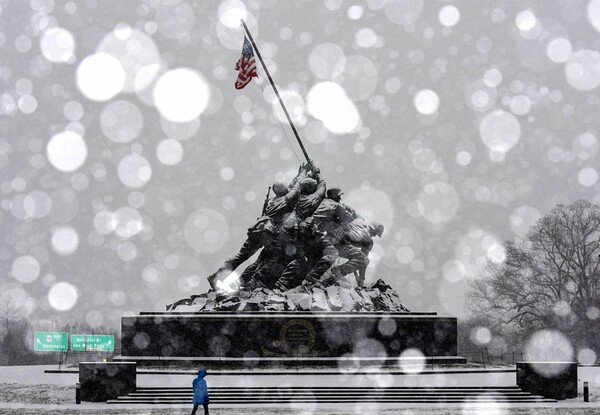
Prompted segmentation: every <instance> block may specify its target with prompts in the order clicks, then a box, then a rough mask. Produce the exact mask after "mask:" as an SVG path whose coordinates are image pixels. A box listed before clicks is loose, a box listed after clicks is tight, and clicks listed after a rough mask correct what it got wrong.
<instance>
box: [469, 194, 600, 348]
mask: <svg viewBox="0 0 600 415" xmlns="http://www.w3.org/2000/svg"><path fill="white" fill-rule="evenodd" d="M504 247H505V250H506V259H505V261H503V262H502V263H499V264H489V265H488V266H487V267H486V268H485V270H483V271H482V272H481V274H480V275H477V276H476V277H475V278H472V279H471V280H470V286H471V291H470V294H469V296H468V306H469V308H470V310H471V312H472V313H473V315H474V316H477V318H476V319H475V318H474V319H475V320H478V321H479V323H484V324H488V325H489V326H490V329H491V330H492V331H499V332H501V333H502V334H503V335H504V336H505V337H507V338H509V339H510V341H511V342H512V343H513V344H515V342H519V341H521V343H522V342H523V341H525V340H526V338H527V337H528V336H529V335H531V334H532V333H533V332H535V331H536V330H539V329H547V328H550V329H556V330H560V331H562V332H563V333H564V334H566V335H567V336H568V337H569V338H570V340H571V341H572V342H573V344H574V346H576V347H577V348H581V347H588V348H592V349H593V350H596V351H597V352H598V350H599V346H600V257H599V255H600V205H598V204H593V203H590V202H586V201H583V200H579V201H576V202H574V203H572V204H570V205H557V206H556V207H555V208H554V209H553V210H552V211H550V212H549V213H548V214H547V215H545V216H544V217H542V218H541V219H539V220H538V221H537V222H536V223H535V225H534V226H533V227H532V228H531V229H530V231H529V232H528V233H527V234H526V235H525V236H524V237H522V238H519V239H517V240H513V241H509V242H506V243H505V245H504Z"/></svg>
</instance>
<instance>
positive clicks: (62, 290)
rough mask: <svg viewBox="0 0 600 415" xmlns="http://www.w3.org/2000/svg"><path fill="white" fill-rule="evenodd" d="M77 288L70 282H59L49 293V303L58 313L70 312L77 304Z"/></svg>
mask: <svg viewBox="0 0 600 415" xmlns="http://www.w3.org/2000/svg"><path fill="white" fill-rule="evenodd" d="M78 297H79V294H78V292H77V288H75V286H74V285H73V284H71V283H68V282H57V283H56V284H54V285H53V286H52V287H51V288H50V290H49V291H48V303H49V304H50V306H51V307H52V308H54V309H55V310H58V311H69V310H70V309H72V308H73V307H74V306H75V303H77V299H78Z"/></svg>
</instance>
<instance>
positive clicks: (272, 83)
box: [241, 19, 310, 162]
mask: <svg viewBox="0 0 600 415" xmlns="http://www.w3.org/2000/svg"><path fill="white" fill-rule="evenodd" d="M241 22H242V27H243V28H244V32H245V33H246V36H248V38H249V39H250V43H252V48H253V49H254V51H255V52H256V56H258V60H259V61H260V64H261V65H262V67H263V69H264V70H265V73H266V74H267V78H268V79H269V82H270V83H271V86H272V87H273V91H275V95H277V99H279V104H280V105H281V108H283V112H284V113H285V116H286V118H287V120H288V122H289V123H290V127H292V131H293V132H294V135H295V136H296V140H298V144H300V148H301V149H302V153H303V154H304V157H306V161H307V162H310V157H308V153H307V152H306V149H305V148H304V144H302V140H300V136H299V135H298V131H296V127H295V126H294V123H293V122H292V118H291V117H290V114H289V113H288V111H287V108H286V107H285V104H284V103H283V100H282V99H281V96H280V95H279V91H278V90H277V87H276V86H275V82H273V78H271V74H270V73H269V70H268V69H267V65H265V62H264V61H263V58H262V56H261V55H260V52H259V51H258V48H257V47H256V43H254V39H253V38H252V35H251V34H250V30H248V26H246V22H244V19H242V20H241Z"/></svg>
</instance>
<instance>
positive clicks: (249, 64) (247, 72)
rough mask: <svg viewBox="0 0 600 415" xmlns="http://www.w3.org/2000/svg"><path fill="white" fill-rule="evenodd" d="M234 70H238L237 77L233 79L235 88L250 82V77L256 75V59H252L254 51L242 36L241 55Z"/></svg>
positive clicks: (240, 87)
mask: <svg viewBox="0 0 600 415" xmlns="http://www.w3.org/2000/svg"><path fill="white" fill-rule="evenodd" d="M235 70H236V71H238V77H237V79H236V81H235V89H242V88H243V87H245V86H246V85H248V84H249V83H250V81H251V80H252V78H254V77H255V76H256V77H258V74H257V73H256V60H255V59H254V51H253V50H252V45H251V44H250V42H249V41H248V39H247V38H246V36H244V47H243V48H242V56H241V57H240V59H239V60H238V61H237V63H236V64H235Z"/></svg>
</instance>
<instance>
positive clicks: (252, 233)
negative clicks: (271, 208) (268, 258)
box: [208, 216, 276, 289]
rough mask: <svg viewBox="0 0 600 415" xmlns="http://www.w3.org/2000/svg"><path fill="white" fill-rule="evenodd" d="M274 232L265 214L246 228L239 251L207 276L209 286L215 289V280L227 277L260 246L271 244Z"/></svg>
mask: <svg viewBox="0 0 600 415" xmlns="http://www.w3.org/2000/svg"><path fill="white" fill-rule="evenodd" d="M275 234H276V228H275V224H274V223H273V220H272V219H271V218H269V217H267V216H263V217H262V218H260V219H259V220H258V221H257V222H256V224H254V226H252V227H251V228H249V229H248V238H247V239H246V241H245V242H244V244H243V245H242V247H241V248H240V250H239V252H238V253H237V254H236V255H234V256H233V257H231V258H229V259H228V260H226V261H225V263H224V264H223V265H221V267H220V268H219V269H218V270H217V271H216V272H215V273H214V274H212V275H210V276H209V277H208V282H209V284H210V286H211V287H212V288H213V289H216V288H217V280H219V279H221V278H225V277H227V276H228V275H229V274H231V273H232V272H233V271H234V270H235V269H236V268H237V267H239V266H240V265H241V264H242V263H243V262H244V261H246V260H247V259H248V258H250V257H251V256H252V255H254V254H255V253H256V252H257V251H258V250H259V249H260V248H263V247H268V246H271V245H272V240H273V238H274V236H275ZM243 282H244V281H242V283H243Z"/></svg>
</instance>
